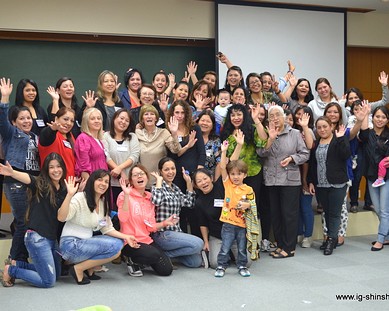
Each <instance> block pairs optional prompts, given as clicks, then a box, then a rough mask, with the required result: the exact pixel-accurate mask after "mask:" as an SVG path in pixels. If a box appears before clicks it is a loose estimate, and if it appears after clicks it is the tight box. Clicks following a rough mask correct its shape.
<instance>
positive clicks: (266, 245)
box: [261, 239, 270, 252]
mask: <svg viewBox="0 0 389 311" xmlns="http://www.w3.org/2000/svg"><path fill="white" fill-rule="evenodd" d="M261 252H270V241H268V240H266V239H263V240H262V241H261Z"/></svg>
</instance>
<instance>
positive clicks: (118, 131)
mask: <svg viewBox="0 0 389 311" xmlns="http://www.w3.org/2000/svg"><path fill="white" fill-rule="evenodd" d="M218 57H219V59H220V60H221V61H222V62H223V63H225V64H226V65H227V67H228V71H227V78H226V82H225V89H226V90H228V91H229V92H230V94H231V105H230V107H229V108H228V110H227V115H226V117H225V121H224V124H222V130H221V132H220V137H219V136H218V135H216V132H215V129H216V121H215V116H214V114H213V111H212V110H213V108H214V107H215V106H216V105H218V96H217V75H216V73H215V72H212V71H208V72H206V73H205V74H204V76H203V78H202V79H201V80H198V79H197V77H196V70H197V66H196V64H195V63H194V62H190V63H189V64H188V67H187V75H185V78H184V79H183V80H182V81H179V82H177V83H176V82H175V77H174V75H173V74H169V75H167V74H166V73H164V72H162V71H161V72H157V73H156V74H155V75H154V77H153V83H152V84H145V81H144V78H143V75H142V73H141V71H140V70H138V69H133V68H130V69H129V70H128V71H126V73H125V79H124V82H125V86H126V88H125V89H123V90H121V91H119V90H118V87H119V83H118V81H117V80H118V79H117V76H116V75H114V74H113V73H112V72H110V71H103V72H102V73H101V74H100V76H99V77H98V83H97V91H96V94H95V93H94V91H87V92H86V93H85V96H83V100H84V102H83V104H82V105H81V107H80V106H79V105H78V104H77V100H76V98H75V88H74V84H73V81H72V79H70V78H67V77H64V78H61V79H60V80H59V81H58V82H57V84H56V87H55V88H53V87H49V88H48V90H47V92H48V94H49V95H50V96H51V98H52V103H50V105H49V106H48V108H47V114H46V112H45V111H44V109H42V107H41V106H40V105H39V95H38V88H37V85H36V83H35V82H34V81H32V80H28V79H23V80H21V81H20V82H19V84H18V86H17V92H16V93H17V94H16V102H15V106H13V107H9V96H10V94H11V92H12V89H13V86H12V84H11V82H10V80H9V79H8V80H6V79H5V78H2V79H1V80H0V92H1V96H2V97H1V104H0V134H1V136H2V137H3V143H2V147H3V150H4V152H5V161H6V162H5V164H4V165H3V164H1V165H0V174H2V175H5V176H6V177H5V180H4V189H5V194H6V197H7V199H8V201H9V202H10V205H11V208H12V213H13V216H14V227H15V232H14V235H13V241H12V247H11V250H10V256H9V259H8V260H7V262H6V265H5V268H4V271H3V273H2V283H3V285H4V286H6V287H10V286H13V285H14V283H15V279H23V280H25V281H27V282H29V283H31V284H33V285H34V286H38V287H50V286H53V285H54V283H55V281H56V279H57V278H58V276H59V274H60V256H59V254H61V256H62V260H64V261H65V263H66V264H67V265H70V274H71V275H72V277H73V278H74V280H75V281H76V283H77V284H79V285H84V284H88V283H90V281H91V280H98V279H100V278H101V277H100V276H98V275H96V274H95V273H94V272H95V268H96V267H98V266H101V265H103V264H104V263H107V262H110V261H112V260H114V259H115V258H117V257H118V256H120V254H122V255H124V256H126V257H128V258H129V261H128V265H129V273H130V275H133V276H141V275H142V270H141V267H142V266H145V265H146V266H151V268H152V269H153V270H154V271H155V272H156V273H157V274H159V275H170V274H171V273H172V269H173V265H172V263H171V260H173V261H174V262H179V263H181V264H183V265H185V266H187V267H199V266H201V265H202V264H204V258H202V256H201V253H202V250H203V251H207V252H209V256H208V258H209V260H210V265H211V267H216V264H217V263H216V256H217V253H218V251H219V249H220V245H221V236H220V231H221V222H220V221H219V216H220V211H221V207H222V205H223V201H224V189H223V186H222V184H221V182H220V178H219V176H220V171H219V167H218V163H219V161H220V145H221V142H222V141H224V140H226V141H228V142H229V144H228V145H229V149H228V151H227V156H228V157H231V156H234V157H235V158H239V159H241V160H243V161H244V162H245V163H246V164H248V167H249V170H248V174H247V178H246V179H245V183H247V184H248V185H250V186H251V187H252V188H253V189H254V191H255V193H256V203H257V206H258V210H259V215H260V221H261V227H262V232H261V234H262V240H261V243H260V245H258V247H259V248H260V249H261V250H262V251H269V253H270V255H272V256H273V257H274V258H288V257H293V256H294V255H295V249H296V245H297V243H298V242H299V243H301V246H302V247H310V246H311V243H312V238H311V237H312V231H313V211H312V205H311V204H312V196H313V195H314V194H316V196H317V201H318V203H319V204H320V205H321V206H323V208H324V213H323V229H324V235H325V239H324V242H323V245H322V249H323V250H324V254H325V255H330V254H332V252H333V250H334V248H336V246H339V245H342V244H343V243H344V241H343V240H342V237H344V234H345V230H346V226H347V208H346V191H347V189H348V183H349V180H352V179H353V177H352V173H353V170H354V172H355V169H356V167H355V165H354V167H353V166H352V165H353V161H352V159H353V157H354V156H356V155H357V154H359V153H358V147H359V148H363V149H364V150H365V151H366V152H364V153H363V155H364V156H365V158H364V159H365V163H366V167H367V170H366V172H367V173H366V174H367V175H366V176H367V179H368V185H369V190H370V195H371V198H372V202H373V204H374V206H375V208H376V211H377V213H378V214H379V217H380V227H379V235H378V238H377V241H376V242H374V245H373V247H372V250H373V251H377V250H381V249H382V248H383V245H384V244H385V243H387V241H386V236H387V235H388V234H389V232H388V230H389V220H388V218H389V216H388V215H389V214H388V210H387V209H388V207H387V206H389V204H388V202H387V196H386V194H387V189H386V188H387V187H388V186H382V187H380V188H374V187H373V186H372V183H373V182H374V180H375V179H376V178H377V174H378V163H379V162H380V160H382V159H383V158H385V157H388V156H389V149H388V148H387V145H388V141H389V139H387V136H388V133H387V131H388V130H387V126H386V125H387V123H388V117H389V114H388V111H387V109H386V108H385V106H384V105H385V104H386V102H387V98H388V87H387V79H388V77H387V75H386V74H385V73H381V75H380V77H379V82H380V83H381V84H382V87H383V98H382V100H381V101H379V102H376V103H374V104H373V105H368V104H367V103H366V102H365V101H363V97H362V94H361V93H360V91H359V90H358V89H356V88H352V89H350V90H349V91H348V92H347V93H346V100H343V101H342V100H339V101H338V99H337V97H336V96H335V94H334V93H333V92H332V88H331V85H330V83H329V81H328V80H327V79H325V78H320V79H318V80H317V81H316V84H315V90H316V91H317V94H318V95H317V97H316V98H314V96H313V92H312V89H311V85H310V83H309V81H308V80H306V79H303V78H300V79H297V78H295V76H294V67H293V66H292V65H291V64H289V70H288V72H287V74H286V75H285V76H284V77H283V78H281V79H280V80H279V81H276V79H275V78H274V76H272V75H271V74H270V73H269V72H264V73H262V74H257V73H250V74H249V75H248V76H247V78H246V85H247V89H246V87H245V82H244V76H243V73H242V71H241V69H240V68H239V67H238V66H234V65H232V63H231V62H230V61H229V60H228V59H227V58H226V56H225V55H218ZM190 82H192V83H193V89H192V91H190ZM371 110H373V111H371ZM370 112H372V117H370ZM134 116H135V119H134ZM369 120H371V122H372V126H371V127H369ZM358 133H360V135H359V140H358V139H357V135H358ZM238 135H243V139H244V143H243V144H242V145H241V146H239V148H237V137H238ZM358 169H359V170H360V167H359V168H358ZM360 175H362V174H360ZM386 185H387V184H386ZM194 188H196V190H197V195H196V194H195V190H194ZM42 202H44V203H42ZM115 214H117V215H118V219H119V224H120V225H119V226H118V225H117V224H116V225H114V224H113V223H112V220H111V216H113V215H115ZM271 227H272V228H273V233H274V243H273V242H270V238H269V237H270V231H271ZM58 242H59V243H58ZM272 248H273V249H272ZM271 250H273V251H272V252H270V251H271ZM233 253H234V252H233ZM233 253H232V254H231V260H233V259H234V254H233ZM28 258H30V260H31V261H30V263H29V262H28V261H27V259H28Z"/></svg>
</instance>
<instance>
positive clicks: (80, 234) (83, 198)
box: [58, 170, 139, 285]
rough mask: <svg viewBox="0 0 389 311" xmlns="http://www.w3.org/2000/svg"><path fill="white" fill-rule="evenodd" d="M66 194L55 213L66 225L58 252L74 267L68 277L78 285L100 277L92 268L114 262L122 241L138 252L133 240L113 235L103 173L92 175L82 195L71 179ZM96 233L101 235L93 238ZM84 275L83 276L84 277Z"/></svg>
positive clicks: (108, 192) (107, 193)
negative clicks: (98, 232) (70, 276)
mask: <svg viewBox="0 0 389 311" xmlns="http://www.w3.org/2000/svg"><path fill="white" fill-rule="evenodd" d="M65 183H66V187H67V190H68V193H67V195H66V197H65V200H64V201H63V203H62V205H61V207H60V209H59V210H58V220H59V221H66V224H65V226H64V228H63V230H62V236H61V242H60V251H61V254H62V258H63V259H64V260H66V261H67V262H69V263H73V264H74V266H72V267H71V268H70V271H69V272H70V274H71V275H72V277H73V278H74V280H75V281H76V283H77V284H78V285H85V284H89V283H90V280H99V279H100V278H101V277H100V276H97V275H95V274H94V267H97V266H100V265H103V264H105V263H107V262H110V261H112V260H114V259H115V258H117V257H118V256H119V255H120V251H121V249H122V247H123V240H124V241H125V242H126V243H127V244H129V245H130V246H131V247H134V248H138V247H139V245H138V243H137V242H136V240H135V238H134V237H133V236H130V235H126V234H123V233H121V232H119V231H116V230H115V228H114V227H113V225H112V221H111V218H110V217H109V207H108V203H109V202H110V191H109V186H110V175H109V172H108V171H107V170H96V171H94V172H93V173H92V174H91V175H90V177H89V179H88V181H87V182H86V185H85V189H84V191H83V192H77V190H78V185H76V184H75V181H74V178H69V181H65ZM94 231H95V232H97V231H100V232H101V233H102V235H93V232H94ZM84 274H85V275H84Z"/></svg>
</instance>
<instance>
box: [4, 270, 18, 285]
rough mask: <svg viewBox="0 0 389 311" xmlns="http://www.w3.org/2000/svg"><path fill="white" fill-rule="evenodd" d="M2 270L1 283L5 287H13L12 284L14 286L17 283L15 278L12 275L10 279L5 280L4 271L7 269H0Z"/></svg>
mask: <svg viewBox="0 0 389 311" xmlns="http://www.w3.org/2000/svg"><path fill="white" fill-rule="evenodd" d="M4 269H5V268H4ZM0 271H1V272H0V279H1V284H2V285H3V287H12V286H14V285H15V279H13V278H12V277H10V279H9V280H4V272H5V271H4V270H0ZM8 276H9V275H8Z"/></svg>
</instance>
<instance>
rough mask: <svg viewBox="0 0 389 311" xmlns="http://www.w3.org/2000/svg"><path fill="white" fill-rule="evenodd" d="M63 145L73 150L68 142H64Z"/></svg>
mask: <svg viewBox="0 0 389 311" xmlns="http://www.w3.org/2000/svg"><path fill="white" fill-rule="evenodd" d="M63 144H64V146H65V147H66V148H70V149H72V145H71V144H70V143H69V142H68V141H67V140H63Z"/></svg>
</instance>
